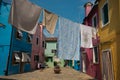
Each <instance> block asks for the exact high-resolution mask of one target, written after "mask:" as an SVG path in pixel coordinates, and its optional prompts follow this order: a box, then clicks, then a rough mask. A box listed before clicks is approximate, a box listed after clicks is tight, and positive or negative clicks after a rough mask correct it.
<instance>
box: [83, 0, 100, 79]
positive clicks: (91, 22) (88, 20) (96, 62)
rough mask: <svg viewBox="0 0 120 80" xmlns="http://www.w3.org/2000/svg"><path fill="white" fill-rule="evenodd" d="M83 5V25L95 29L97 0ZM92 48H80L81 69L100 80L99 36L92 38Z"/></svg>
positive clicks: (97, 16) (96, 26)
mask: <svg viewBox="0 0 120 80" xmlns="http://www.w3.org/2000/svg"><path fill="white" fill-rule="evenodd" d="M84 7H85V18H84V21H83V24H84V25H88V26H92V27H94V28H95V29H96V30H97V29H98V22H99V21H98V20H99V19H98V18H99V15H98V4H97V0H96V2H95V4H94V5H93V4H92V3H90V2H88V3H86V4H85V5H84ZM93 46H94V47H93V48H82V49H81V55H82V71H83V72H85V73H87V74H88V75H90V76H92V77H94V78H96V79H98V80H101V70H100V53H99V36H97V35H96V38H93Z"/></svg>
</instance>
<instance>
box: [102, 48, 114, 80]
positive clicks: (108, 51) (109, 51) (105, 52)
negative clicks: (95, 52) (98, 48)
mask: <svg viewBox="0 0 120 80" xmlns="http://www.w3.org/2000/svg"><path fill="white" fill-rule="evenodd" d="M108 53H109V57H110V59H111V64H110V66H111V72H112V75H113V76H112V79H111V80H114V72H113V60H112V53H111V49H105V50H102V57H101V58H102V61H101V66H102V79H103V80H104V74H105V73H103V58H104V57H103V54H108ZM104 56H105V55H104ZM105 59H107V58H105ZM105 61H106V60H105ZM104 64H106V63H104ZM106 69H108V68H106ZM107 75H108V74H107ZM108 76H109V75H108Z"/></svg>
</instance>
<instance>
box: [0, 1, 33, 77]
mask: <svg viewBox="0 0 120 80" xmlns="http://www.w3.org/2000/svg"><path fill="white" fill-rule="evenodd" d="M5 1H6V2H5ZM5 1H4V0H3V1H2V0H0V75H9V74H16V73H21V72H27V71H30V70H31V67H30V60H31V59H30V56H31V48H32V44H31V39H32V35H30V34H28V33H26V32H23V31H20V30H17V29H16V28H14V27H13V26H12V25H10V24H9V23H8V18H9V13H10V7H11V4H10V3H9V2H7V0H5ZM8 1H9V0H8Z"/></svg>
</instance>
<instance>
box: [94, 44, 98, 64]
mask: <svg viewBox="0 0 120 80" xmlns="http://www.w3.org/2000/svg"><path fill="white" fill-rule="evenodd" d="M94 47H97V57H98V61H97V62H96V60H95V59H96V56H95V51H94ZM94 47H93V63H94V64H99V46H94Z"/></svg>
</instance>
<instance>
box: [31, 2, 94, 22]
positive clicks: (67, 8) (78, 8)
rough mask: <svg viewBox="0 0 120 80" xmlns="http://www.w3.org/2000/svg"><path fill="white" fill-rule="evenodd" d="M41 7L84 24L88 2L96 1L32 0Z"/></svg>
mask: <svg viewBox="0 0 120 80" xmlns="http://www.w3.org/2000/svg"><path fill="white" fill-rule="evenodd" d="M30 1H31V2H33V3H35V4H37V5H39V6H40V7H42V8H44V9H46V10H48V11H50V12H52V13H54V14H56V15H58V16H61V17H65V18H67V19H70V20H72V21H73V22H77V23H82V21H83V18H84V15H85V13H84V12H85V11H84V4H85V3H86V2H94V1H95V0H30Z"/></svg>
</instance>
